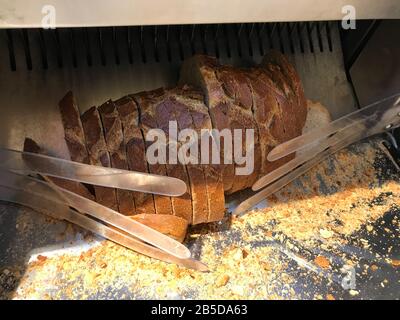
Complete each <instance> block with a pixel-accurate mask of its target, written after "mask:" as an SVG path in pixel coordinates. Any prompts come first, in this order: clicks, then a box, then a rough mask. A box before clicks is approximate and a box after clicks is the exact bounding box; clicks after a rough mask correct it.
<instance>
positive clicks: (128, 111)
mask: <svg viewBox="0 0 400 320" xmlns="http://www.w3.org/2000/svg"><path fill="white" fill-rule="evenodd" d="M115 104H116V106H117V110H118V113H119V117H120V119H121V124H122V130H123V134H124V144H125V148H126V160H127V164H128V168H129V170H133V171H139V172H146V173H148V168H147V163H146V150H145V145H144V140H143V136H142V132H141V130H140V128H139V127H138V125H139V111H138V107H137V105H136V102H135V101H134V100H133V99H132V98H131V97H129V96H125V97H123V98H121V99H118V100H117V101H115ZM132 194H133V197H134V201H135V207H136V213H138V214H154V213H155V208H154V199H153V195H152V194H149V193H143V192H132Z"/></svg>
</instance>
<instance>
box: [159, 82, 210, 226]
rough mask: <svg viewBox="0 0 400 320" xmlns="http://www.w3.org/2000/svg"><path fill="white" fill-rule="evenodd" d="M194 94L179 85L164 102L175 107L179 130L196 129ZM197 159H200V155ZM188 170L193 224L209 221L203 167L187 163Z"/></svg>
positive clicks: (197, 145)
mask: <svg viewBox="0 0 400 320" xmlns="http://www.w3.org/2000/svg"><path fill="white" fill-rule="evenodd" d="M194 94H195V92H190V91H189V89H188V88H185V89H181V88H179V87H177V88H175V89H174V90H169V92H168V95H169V97H168V98H167V99H166V100H164V101H163V102H162V103H163V104H165V108H169V106H171V108H173V111H174V119H175V120H176V121H177V124H178V129H179V131H182V130H184V129H187V128H188V129H192V130H193V129H195V127H194V123H193V118H192V116H191V113H192V110H190V108H189V105H191V104H192V99H191V98H190V95H192V96H193V95H194ZM192 137H193V136H192ZM194 138H196V137H194ZM196 147H197V148H199V147H200V140H199V139H198V137H197V143H196ZM197 161H199V158H198V157H197ZM186 170H187V173H188V177H189V183H190V189H191V196H192V224H199V223H204V222H208V218H209V206H208V194H207V184H206V180H205V176H204V171H203V167H202V166H201V165H200V164H199V163H198V164H190V163H189V164H186Z"/></svg>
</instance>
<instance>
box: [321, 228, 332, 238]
mask: <svg viewBox="0 0 400 320" xmlns="http://www.w3.org/2000/svg"><path fill="white" fill-rule="evenodd" d="M319 234H320V235H321V237H322V238H324V239H329V238H331V237H332V236H333V232H332V231H331V230H327V229H321V230H319Z"/></svg>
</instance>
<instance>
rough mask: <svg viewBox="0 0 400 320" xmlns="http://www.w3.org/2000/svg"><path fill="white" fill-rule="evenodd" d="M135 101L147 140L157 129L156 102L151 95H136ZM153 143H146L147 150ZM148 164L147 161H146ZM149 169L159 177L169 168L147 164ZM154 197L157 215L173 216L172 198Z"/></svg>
mask: <svg viewBox="0 0 400 320" xmlns="http://www.w3.org/2000/svg"><path fill="white" fill-rule="evenodd" d="M157 94H161V93H159V92H157V93H154V95H155V96H156V95H157ZM133 98H134V99H135V101H136V103H137V106H138V108H139V110H140V118H139V125H140V130H141V132H142V134H143V137H144V138H145V137H146V135H147V133H148V131H149V130H150V129H153V128H157V127H158V125H157V116H156V113H155V112H154V108H155V106H154V104H153V103H154V101H153V99H152V96H151V95H148V96H147V95H140V94H138V95H135V96H133ZM150 144H151V142H147V141H145V146H146V150H147V148H148V147H149V145H150ZM146 162H147V160H146ZM147 166H148V168H149V172H150V173H153V174H158V175H163V176H166V175H167V168H166V166H165V164H158V163H157V164H149V163H147ZM153 197H154V205H155V212H156V213H157V214H164V215H165V214H169V215H171V214H173V205H172V200H171V198H170V197H166V196H160V195H153Z"/></svg>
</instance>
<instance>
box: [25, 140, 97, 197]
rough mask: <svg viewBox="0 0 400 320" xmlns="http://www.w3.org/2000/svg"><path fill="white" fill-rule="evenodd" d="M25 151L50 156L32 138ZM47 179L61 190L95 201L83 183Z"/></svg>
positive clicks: (27, 142)
mask: <svg viewBox="0 0 400 320" xmlns="http://www.w3.org/2000/svg"><path fill="white" fill-rule="evenodd" d="M23 150H24V151H25V152H31V153H37V154H43V155H50V154H49V152H48V151H46V150H44V149H43V148H42V147H40V146H39V145H38V144H37V143H36V142H35V141H34V140H32V139H30V138H25V141H24V149H23ZM28 165H29V164H28ZM47 178H48V179H49V180H50V181H52V182H53V183H54V184H56V185H57V186H59V187H61V188H64V189H66V190H68V191H71V192H74V193H76V194H79V195H80V196H82V197H85V198H87V199H90V200H94V196H93V194H92V193H91V192H90V191H89V189H88V188H87V187H86V186H85V185H84V184H83V183H80V182H77V181H72V180H66V179H61V178H57V177H50V176H47Z"/></svg>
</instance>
